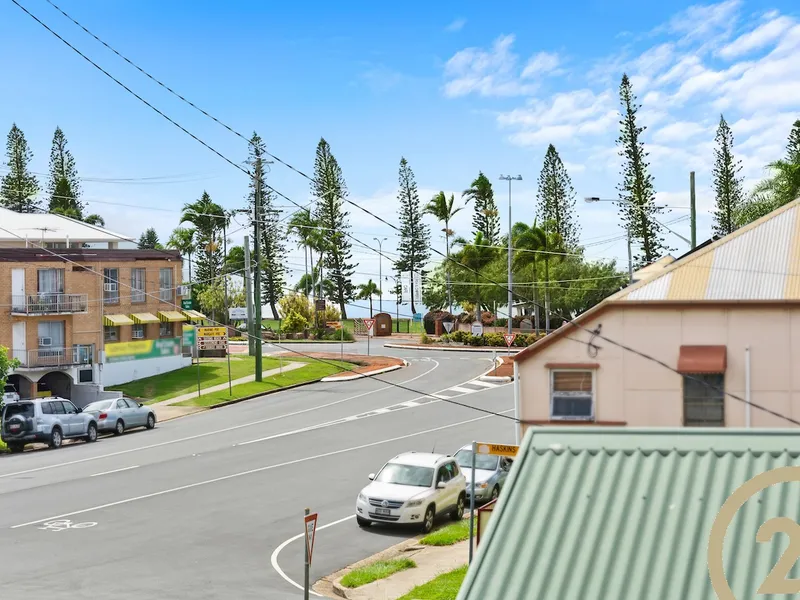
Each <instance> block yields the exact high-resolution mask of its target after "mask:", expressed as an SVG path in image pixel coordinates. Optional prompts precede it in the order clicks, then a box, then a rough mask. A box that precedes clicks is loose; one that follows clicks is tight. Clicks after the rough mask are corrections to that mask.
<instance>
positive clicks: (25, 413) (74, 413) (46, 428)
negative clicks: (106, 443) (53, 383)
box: [0, 397, 97, 452]
mask: <svg viewBox="0 0 800 600" xmlns="http://www.w3.org/2000/svg"><path fill="white" fill-rule="evenodd" d="M74 438H81V439H84V440H86V441H87V442H95V441H97V420H96V419H95V417H94V416H93V415H91V414H87V413H82V412H81V410H80V409H79V408H77V407H76V406H75V405H74V404H73V403H72V402H70V401H69V400H65V399H64V398H58V397H51V398H41V399H37V400H22V401H20V402H14V403H11V404H7V405H6V406H4V407H3V413H2V419H0V439H2V440H3V441H4V442H5V443H6V445H7V446H8V449H9V450H11V452H22V450H23V449H24V448H25V444H31V443H34V442H41V443H45V444H49V446H50V447H51V448H60V447H61V444H62V442H63V441H64V440H65V439H74Z"/></svg>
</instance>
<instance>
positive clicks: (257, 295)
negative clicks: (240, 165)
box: [253, 156, 263, 382]
mask: <svg viewBox="0 0 800 600" xmlns="http://www.w3.org/2000/svg"><path fill="white" fill-rule="evenodd" d="M254 177H255V193H254V194H253V198H254V202H253V237H254V238H255V241H254V243H253V259H254V262H255V263H256V268H255V269H254V277H253V288H254V289H253V302H254V308H255V310H254V311H253V312H254V313H255V315H254V317H253V332H254V335H255V353H256V356H255V358H256V373H255V376H256V381H258V382H260V381H262V376H261V373H262V371H263V368H262V360H261V157H260V156H259V157H258V158H256V165H255V176H254Z"/></svg>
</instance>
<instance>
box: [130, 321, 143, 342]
mask: <svg viewBox="0 0 800 600" xmlns="http://www.w3.org/2000/svg"><path fill="white" fill-rule="evenodd" d="M131 337H132V338H133V339H134V340H141V339H144V325H142V324H140V323H136V324H134V325H132V326H131Z"/></svg>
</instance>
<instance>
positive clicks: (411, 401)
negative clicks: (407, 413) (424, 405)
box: [400, 400, 419, 408]
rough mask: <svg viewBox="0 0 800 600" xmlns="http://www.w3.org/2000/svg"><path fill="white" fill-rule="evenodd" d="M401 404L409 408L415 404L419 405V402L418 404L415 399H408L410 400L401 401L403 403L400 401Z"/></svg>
mask: <svg viewBox="0 0 800 600" xmlns="http://www.w3.org/2000/svg"><path fill="white" fill-rule="evenodd" d="M400 406H407V407H409V408H412V407H414V406H419V404H417V403H416V402H414V401H413V400H408V401H406V402H401V403H400Z"/></svg>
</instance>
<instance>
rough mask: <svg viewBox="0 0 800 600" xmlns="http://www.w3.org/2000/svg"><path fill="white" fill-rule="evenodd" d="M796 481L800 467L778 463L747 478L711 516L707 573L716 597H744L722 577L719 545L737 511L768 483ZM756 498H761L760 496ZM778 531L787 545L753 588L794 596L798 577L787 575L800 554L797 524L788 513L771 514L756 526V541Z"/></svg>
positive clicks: (799, 586) (727, 599)
mask: <svg viewBox="0 0 800 600" xmlns="http://www.w3.org/2000/svg"><path fill="white" fill-rule="evenodd" d="M798 481H800V467H792V466H789V467H778V468H776V469H772V470H771V471H766V472H764V473H760V474H759V475H756V476H755V477H753V478H752V479H750V480H749V481H746V482H745V483H744V484H742V485H741V486H740V487H739V488H738V489H737V490H736V491H734V492H733V493H732V494H731V495H730V496H728V499H727V500H726V501H725V504H723V505H722V508H721V509H720V511H719V513H718V514H717V517H716V519H714V525H713V526H712V527H711V534H710V536H709V539H708V575H709V579H710V580H711V586H712V587H713V588H714V592H715V593H716V595H717V598H719V600H744V597H741V598H738V599H737V598H736V597H735V596H734V594H733V590H731V587H730V585H729V584H728V580H727V578H726V577H725V568H724V566H723V561H722V557H723V552H722V545H723V542H724V541H725V534H726V533H727V531H728V527H729V526H730V524H731V522H732V521H733V518H734V517H735V516H736V513H738V512H739V509H741V508H742V507H743V506H744V505H745V503H746V502H747V501H748V500H750V499H751V498H753V497H755V496H756V495H758V494H759V493H761V492H762V491H764V490H765V489H767V488H768V487H771V486H774V485H781V484H787V483H796V482H798ZM758 501H759V502H761V500H758ZM759 510H760V509H759ZM778 533H784V534H786V536H787V537H788V538H789V545H788V546H786V550H784V551H783V554H782V555H781V557H780V558H779V559H778V561H777V562H776V563H775V565H774V566H773V567H772V570H771V571H770V573H769V574H768V575H767V576H766V578H765V579H764V580H763V581H762V582H761V585H760V586H759V588H758V590H757V592H756V593H757V594H758V595H762V594H787V595H792V596H794V594H800V579H790V578H789V572H790V571H791V570H792V567H793V566H794V564H795V563H796V562H797V559H798V558H800V543H799V542H800V524H798V523H797V522H796V521H795V520H794V519H790V518H789V517H783V516H781V517H773V518H771V519H768V520H767V521H766V522H764V523H763V524H762V525H761V526H760V527H759V528H758V532H757V533H756V536H755V538H756V539H755V541H757V542H759V543H766V542H769V541H770V540H771V539H772V538H773V537H774V536H775V535H776V534H778ZM740 543H741V542H740ZM748 543H749V542H748Z"/></svg>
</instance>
